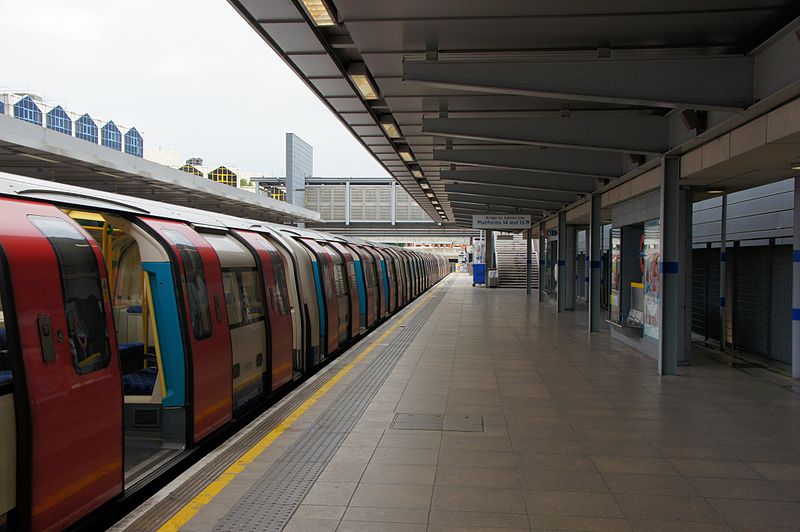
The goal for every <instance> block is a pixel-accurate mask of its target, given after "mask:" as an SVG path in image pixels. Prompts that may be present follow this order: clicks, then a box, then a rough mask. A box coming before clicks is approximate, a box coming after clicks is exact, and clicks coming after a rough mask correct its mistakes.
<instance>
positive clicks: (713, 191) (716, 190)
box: [706, 188, 725, 194]
mask: <svg viewBox="0 0 800 532" xmlns="http://www.w3.org/2000/svg"><path fill="white" fill-rule="evenodd" d="M706 192H708V193H709V194H724V193H725V191H724V190H722V189H721V188H709V189H708V190H706Z"/></svg>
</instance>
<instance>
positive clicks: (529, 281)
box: [525, 228, 533, 294]
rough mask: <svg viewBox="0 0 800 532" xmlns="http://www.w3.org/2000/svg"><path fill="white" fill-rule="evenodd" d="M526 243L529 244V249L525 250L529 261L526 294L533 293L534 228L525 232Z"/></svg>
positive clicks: (527, 264) (526, 271)
mask: <svg viewBox="0 0 800 532" xmlns="http://www.w3.org/2000/svg"><path fill="white" fill-rule="evenodd" d="M525 236H526V238H525V242H526V243H527V249H526V250H525V252H526V256H527V261H526V263H525V264H526V266H527V267H526V270H525V293H526V294H530V293H531V287H532V286H533V228H531V229H528V230H527V231H525Z"/></svg>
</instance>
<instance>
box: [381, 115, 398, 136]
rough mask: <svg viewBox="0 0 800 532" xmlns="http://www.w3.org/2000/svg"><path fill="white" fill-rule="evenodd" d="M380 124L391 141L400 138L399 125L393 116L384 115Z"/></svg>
mask: <svg viewBox="0 0 800 532" xmlns="http://www.w3.org/2000/svg"><path fill="white" fill-rule="evenodd" d="M380 124H381V127H382V128H383V130H384V131H385V132H386V135H387V136H388V137H389V138H390V139H399V138H400V136H401V135H400V127H399V126H398V125H397V122H395V121H394V118H392V115H383V116H382V117H381V119H380Z"/></svg>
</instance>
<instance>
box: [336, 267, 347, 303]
mask: <svg viewBox="0 0 800 532" xmlns="http://www.w3.org/2000/svg"><path fill="white" fill-rule="evenodd" d="M333 267H334V271H335V272H336V295H337V296H346V295H347V290H346V288H345V286H346V285H345V273H344V266H343V265H342V264H334V266H333Z"/></svg>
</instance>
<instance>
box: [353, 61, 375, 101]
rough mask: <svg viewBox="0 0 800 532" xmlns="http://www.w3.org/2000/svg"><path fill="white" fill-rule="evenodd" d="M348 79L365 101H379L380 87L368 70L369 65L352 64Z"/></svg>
mask: <svg viewBox="0 0 800 532" xmlns="http://www.w3.org/2000/svg"><path fill="white" fill-rule="evenodd" d="M347 77H348V78H350V81H352V82H353V85H355V86H356V89H358V92H359V93H360V94H361V97H362V98H364V99H365V100H379V99H380V94H379V93H378V86H377V85H376V84H375V80H374V79H372V76H371V75H370V73H369V70H367V65H365V64H364V63H361V62H357V63H350V66H348V67H347Z"/></svg>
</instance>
